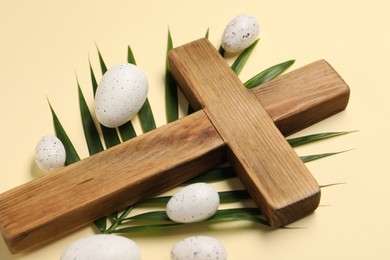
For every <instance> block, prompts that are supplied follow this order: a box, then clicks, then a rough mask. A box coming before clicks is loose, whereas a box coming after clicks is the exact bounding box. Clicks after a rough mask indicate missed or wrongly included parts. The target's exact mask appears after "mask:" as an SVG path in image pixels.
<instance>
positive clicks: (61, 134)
mask: <svg viewBox="0 0 390 260" xmlns="http://www.w3.org/2000/svg"><path fill="white" fill-rule="evenodd" d="M48 102H49V101H48ZM49 107H50V111H51V114H52V117H53V125H54V131H55V133H56V136H57V137H58V139H60V140H61V142H62V144H63V145H64V147H65V152H66V161H65V165H69V164H72V163H75V162H77V161H80V157H79V155H78V154H77V152H76V149H75V148H74V146H73V144H72V142H71V141H70V139H69V137H68V135H67V134H66V132H65V130H64V128H63V127H62V124H61V122H60V120H59V119H58V117H57V115H56V113H55V112H54V109H53V107H52V106H51V104H50V102H49Z"/></svg>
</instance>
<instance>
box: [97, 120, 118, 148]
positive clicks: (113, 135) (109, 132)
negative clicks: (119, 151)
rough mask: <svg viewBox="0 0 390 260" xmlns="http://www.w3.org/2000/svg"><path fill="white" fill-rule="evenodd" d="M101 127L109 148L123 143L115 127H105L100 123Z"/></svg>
mask: <svg viewBox="0 0 390 260" xmlns="http://www.w3.org/2000/svg"><path fill="white" fill-rule="evenodd" d="M100 127H101V129H102V133H103V139H104V143H105V144H106V148H107V149H108V148H111V147H113V146H115V145H118V144H120V143H121V141H120V139H119V136H118V133H117V132H116V129H115V128H109V127H105V126H104V125H102V124H100Z"/></svg>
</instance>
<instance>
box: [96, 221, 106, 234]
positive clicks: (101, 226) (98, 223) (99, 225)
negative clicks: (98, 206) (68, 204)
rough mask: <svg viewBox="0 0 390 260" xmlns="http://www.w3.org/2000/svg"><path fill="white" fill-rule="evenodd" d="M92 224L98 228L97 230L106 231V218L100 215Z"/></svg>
mask: <svg viewBox="0 0 390 260" xmlns="http://www.w3.org/2000/svg"><path fill="white" fill-rule="evenodd" d="M93 224H94V225H95V226H96V227H97V229H99V232H100V233H102V234H104V233H106V231H107V219H106V217H101V218H99V219H97V220H95V221H94V222H93Z"/></svg>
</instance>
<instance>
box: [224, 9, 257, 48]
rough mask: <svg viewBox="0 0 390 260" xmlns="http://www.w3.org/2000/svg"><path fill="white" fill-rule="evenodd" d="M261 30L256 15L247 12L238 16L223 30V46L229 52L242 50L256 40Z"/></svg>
mask: <svg viewBox="0 0 390 260" xmlns="http://www.w3.org/2000/svg"><path fill="white" fill-rule="evenodd" d="M259 32H260V26H259V23H258V22H257V20H256V18H255V17H253V16H251V15H247V14H242V15H239V16H236V17H235V18H233V19H232V20H231V21H230V22H229V23H228V25H227V26H226V28H225V31H224V32H223V35H222V47H223V48H224V50H225V51H227V52H231V53H236V52H240V51H242V50H244V49H245V48H247V47H249V46H250V45H251V44H252V43H253V42H254V41H255V40H256V38H257V36H258V35H259Z"/></svg>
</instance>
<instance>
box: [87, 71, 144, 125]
mask: <svg viewBox="0 0 390 260" xmlns="http://www.w3.org/2000/svg"><path fill="white" fill-rule="evenodd" d="M148 89H149V85H148V80H147V78H146V75H145V73H144V72H143V71H142V70H141V69H140V68H138V67H137V66H135V65H133V64H118V65H115V66H113V67H111V68H110V69H109V70H107V71H106V73H104V75H103V77H102V79H101V81H100V83H99V85H98V87H97V89H96V95H95V113H96V118H97V119H98V121H99V122H100V123H101V124H102V125H104V126H106V127H118V126H121V125H123V124H124V123H126V122H127V121H129V120H130V119H131V118H133V117H134V116H135V115H136V114H137V113H138V111H139V110H140V109H141V107H142V105H143V104H144V102H145V100H146V96H147V94H148Z"/></svg>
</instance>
